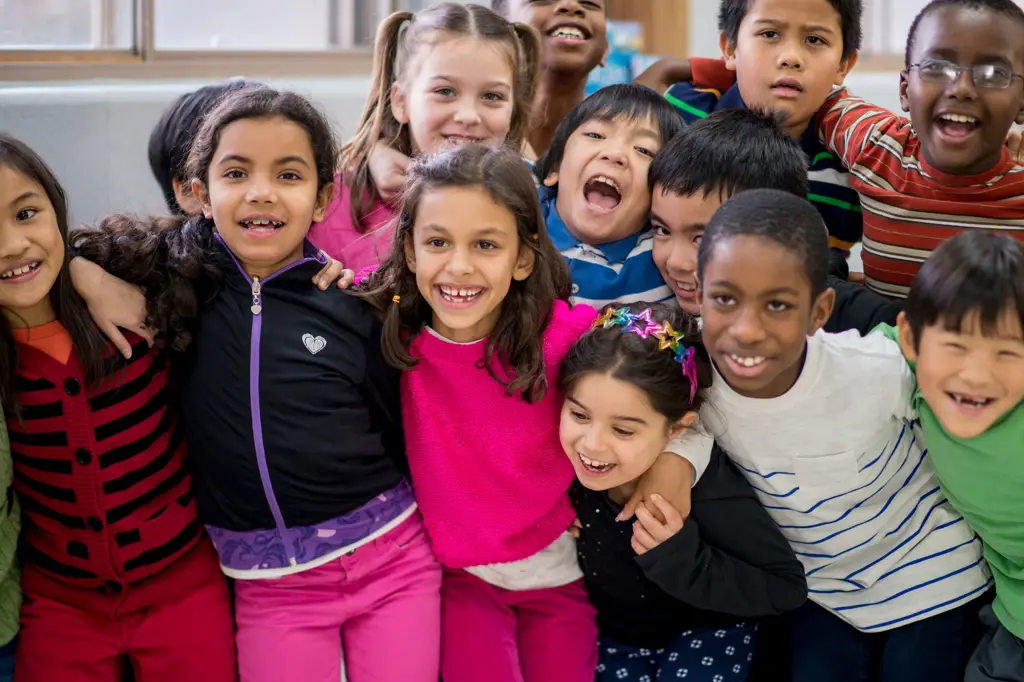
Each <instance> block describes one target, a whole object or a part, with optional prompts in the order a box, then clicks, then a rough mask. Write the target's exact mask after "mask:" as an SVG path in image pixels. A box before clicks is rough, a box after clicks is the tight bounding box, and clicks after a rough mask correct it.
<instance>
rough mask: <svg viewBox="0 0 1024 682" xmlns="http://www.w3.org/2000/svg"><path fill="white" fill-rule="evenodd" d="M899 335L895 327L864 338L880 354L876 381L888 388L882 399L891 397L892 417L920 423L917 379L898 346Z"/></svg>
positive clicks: (886, 327)
mask: <svg viewBox="0 0 1024 682" xmlns="http://www.w3.org/2000/svg"><path fill="white" fill-rule="evenodd" d="M898 339H899V331H898V330H897V329H896V328H895V327H893V326H892V325H887V324H882V325H879V326H878V327H877V328H876V329H875V330H873V331H872V332H871V333H870V334H868V335H867V336H866V337H865V341H867V342H869V343H871V344H872V348H873V349H874V350H876V351H878V355H877V357H878V359H879V365H878V369H877V371H876V372H875V373H874V376H875V380H876V381H880V382H883V383H884V384H885V388H886V390H885V392H884V393H883V395H889V396H892V403H891V405H892V414H893V416H895V417H897V418H899V419H908V420H914V419H917V409H916V406H915V402H914V400H915V398H916V396H917V377H916V376H915V374H914V368H913V367H911V365H910V363H909V362H907V359H906V358H905V357H903V349H902V348H900V344H899V341H898Z"/></svg>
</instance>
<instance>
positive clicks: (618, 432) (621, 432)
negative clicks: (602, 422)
mask: <svg viewBox="0 0 1024 682" xmlns="http://www.w3.org/2000/svg"><path fill="white" fill-rule="evenodd" d="M612 431H614V432H615V435H616V436H620V437H622V438H629V437H630V436H632V435H633V432H632V431H629V430H628V429H623V428H619V427H618V426H616V427H614V428H612Z"/></svg>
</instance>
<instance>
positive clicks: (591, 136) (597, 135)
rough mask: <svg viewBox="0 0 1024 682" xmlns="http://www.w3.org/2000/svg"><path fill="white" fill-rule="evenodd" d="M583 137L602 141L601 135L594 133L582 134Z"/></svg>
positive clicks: (602, 136)
mask: <svg viewBox="0 0 1024 682" xmlns="http://www.w3.org/2000/svg"><path fill="white" fill-rule="evenodd" d="M583 136H584V137H589V138H590V139H592V140H603V139H604V135H602V134H601V133H595V132H592V131H589V132H585V133H583Z"/></svg>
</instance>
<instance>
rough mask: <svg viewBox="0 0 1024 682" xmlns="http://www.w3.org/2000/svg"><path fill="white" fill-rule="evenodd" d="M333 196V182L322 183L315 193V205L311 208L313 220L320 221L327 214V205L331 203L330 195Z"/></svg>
mask: <svg viewBox="0 0 1024 682" xmlns="http://www.w3.org/2000/svg"><path fill="white" fill-rule="evenodd" d="M333 196H334V183H333V182H331V183H330V184H328V185H324V187H323V189H321V190H320V191H319V192H318V193H317V195H316V206H315V207H314V208H313V222H314V223H322V222H323V220H324V216H325V215H326V214H327V207H328V206H329V205H330V204H331V197H333Z"/></svg>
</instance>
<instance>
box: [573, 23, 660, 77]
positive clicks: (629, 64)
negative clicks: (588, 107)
mask: <svg viewBox="0 0 1024 682" xmlns="http://www.w3.org/2000/svg"><path fill="white" fill-rule="evenodd" d="M643 38H644V34H643V26H642V25H640V24H639V23H638V22H635V21H609V22H608V58H607V59H605V64H604V66H599V67H597V68H596V69H594V70H593V71H591V72H590V78H589V79H588V80H587V95H592V94H594V93H595V92H597V91H598V90H600V89H601V88H603V87H605V86H608V85H615V84H617V83H628V82H630V81H632V80H633V79H634V78H636V77H637V76H638V75H640V74H641V73H643V71H644V70H646V69H647V67H648V66H650V65H651V64H653V63H654V62H656V61H657V60H658V59H659V58H660V57H658V56H657V55H648V54H642V53H641V50H642V49H643V44H644V39H643Z"/></svg>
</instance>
